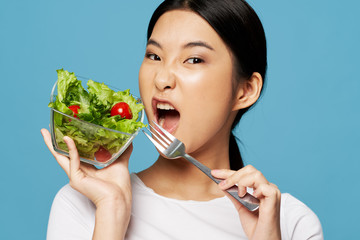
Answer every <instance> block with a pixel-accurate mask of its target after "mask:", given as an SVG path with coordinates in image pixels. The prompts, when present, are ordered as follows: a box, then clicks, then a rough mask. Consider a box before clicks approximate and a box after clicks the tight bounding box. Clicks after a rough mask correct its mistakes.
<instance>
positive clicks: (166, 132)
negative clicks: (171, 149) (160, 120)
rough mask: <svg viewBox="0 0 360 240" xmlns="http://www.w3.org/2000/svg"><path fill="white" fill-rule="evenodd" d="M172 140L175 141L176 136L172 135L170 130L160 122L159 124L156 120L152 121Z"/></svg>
mask: <svg viewBox="0 0 360 240" xmlns="http://www.w3.org/2000/svg"><path fill="white" fill-rule="evenodd" d="M152 122H153V123H154V124H155V125H156V126H157V127H158V128H159V129H160V130H161V131H162V132H163V133H164V134H165V135H166V136H167V137H168V138H169V139H171V141H174V140H175V139H176V138H175V137H174V136H173V135H171V134H170V133H169V132H168V131H166V130H165V129H163V128H162V127H161V126H160V125H159V124H157V123H156V122H155V121H154V120H153V121H152Z"/></svg>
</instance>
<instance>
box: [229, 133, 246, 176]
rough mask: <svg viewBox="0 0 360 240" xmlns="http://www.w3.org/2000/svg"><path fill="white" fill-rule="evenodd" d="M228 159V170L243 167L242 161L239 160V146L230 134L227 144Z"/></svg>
mask: <svg viewBox="0 0 360 240" xmlns="http://www.w3.org/2000/svg"><path fill="white" fill-rule="evenodd" d="M229 158H230V169H231V170H235V171H237V170H239V169H240V168H242V167H244V163H243V160H242V158H241V154H240V150H239V146H238V144H237V142H236V138H235V135H234V134H233V133H232V132H230V142H229Z"/></svg>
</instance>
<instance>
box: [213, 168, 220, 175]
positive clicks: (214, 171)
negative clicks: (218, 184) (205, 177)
mask: <svg viewBox="0 0 360 240" xmlns="http://www.w3.org/2000/svg"><path fill="white" fill-rule="evenodd" d="M219 172H220V170H218V169H213V170H211V174H218V173H219Z"/></svg>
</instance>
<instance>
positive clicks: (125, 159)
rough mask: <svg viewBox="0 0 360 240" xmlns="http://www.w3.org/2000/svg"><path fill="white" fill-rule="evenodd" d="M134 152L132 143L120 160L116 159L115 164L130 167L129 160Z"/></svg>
mask: <svg viewBox="0 0 360 240" xmlns="http://www.w3.org/2000/svg"><path fill="white" fill-rule="evenodd" d="M132 151H133V144H132V143H131V144H130V145H129V146H128V147H127V149H126V150H125V151H124V152H123V153H122V154H121V155H120V156H119V157H118V159H116V161H115V162H114V164H119V165H121V166H123V167H126V168H127V167H128V166H129V159H130V156H131V153H132Z"/></svg>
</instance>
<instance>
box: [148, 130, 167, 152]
mask: <svg viewBox="0 0 360 240" xmlns="http://www.w3.org/2000/svg"><path fill="white" fill-rule="evenodd" d="M146 129H147V130H148V131H149V132H150V133H151V134H152V138H153V139H154V137H155V138H156V140H157V141H158V142H160V143H161V144H162V145H163V146H164V147H165V148H167V147H168V146H169V145H170V144H171V143H168V144H167V142H168V141H169V140H167V139H165V137H163V136H162V135H159V137H158V136H156V134H155V133H154V132H153V131H151V129H149V128H146ZM156 132H157V131H156ZM157 133H159V132H157ZM163 140H166V143H165V142H164V141H163Z"/></svg>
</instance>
